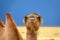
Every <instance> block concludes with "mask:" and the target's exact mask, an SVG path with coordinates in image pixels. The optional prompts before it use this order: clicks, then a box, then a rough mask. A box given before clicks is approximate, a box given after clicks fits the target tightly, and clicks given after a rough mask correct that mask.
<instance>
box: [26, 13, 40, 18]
mask: <svg viewBox="0 0 60 40" xmlns="http://www.w3.org/2000/svg"><path fill="white" fill-rule="evenodd" d="M27 17H30V18H34V17H39V15H38V14H29V15H27Z"/></svg>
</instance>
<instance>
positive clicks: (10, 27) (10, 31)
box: [4, 13, 22, 40]
mask: <svg viewBox="0 0 60 40" xmlns="http://www.w3.org/2000/svg"><path fill="white" fill-rule="evenodd" d="M4 33H5V40H22V37H21V35H20V34H19V32H18V30H17V28H16V24H15V22H14V20H13V18H12V17H11V15H10V14H9V13H7V14H6V27H5V32H4Z"/></svg>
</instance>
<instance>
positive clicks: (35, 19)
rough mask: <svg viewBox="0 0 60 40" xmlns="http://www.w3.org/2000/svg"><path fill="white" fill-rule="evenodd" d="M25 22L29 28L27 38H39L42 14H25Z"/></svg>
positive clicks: (31, 39)
mask: <svg viewBox="0 0 60 40" xmlns="http://www.w3.org/2000/svg"><path fill="white" fill-rule="evenodd" d="M24 23H25V24H26V28H27V33H26V40H37V31H38V29H39V25H40V24H41V16H39V15H38V14H37V13H33V14H29V15H27V16H25V19H24Z"/></svg>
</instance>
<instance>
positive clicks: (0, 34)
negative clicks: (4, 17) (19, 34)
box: [0, 20, 5, 40]
mask: <svg viewBox="0 0 60 40" xmlns="http://www.w3.org/2000/svg"><path fill="white" fill-rule="evenodd" d="M4 28H5V26H4V23H3V22H2V21H1V20H0V40H3V39H4V37H3V34H4V30H5V29H4Z"/></svg>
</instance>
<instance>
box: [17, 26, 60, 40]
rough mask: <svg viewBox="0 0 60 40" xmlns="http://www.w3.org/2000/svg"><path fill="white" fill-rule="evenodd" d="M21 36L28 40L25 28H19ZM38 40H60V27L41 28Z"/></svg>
mask: <svg viewBox="0 0 60 40" xmlns="http://www.w3.org/2000/svg"><path fill="white" fill-rule="evenodd" d="M17 28H18V30H19V32H20V34H21V35H22V36H23V38H24V40H26V28H25V26H23V27H22V26H20V27H19V26H18V27H17ZM37 37H38V40H60V27H40V29H39V30H38V31H37Z"/></svg>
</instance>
